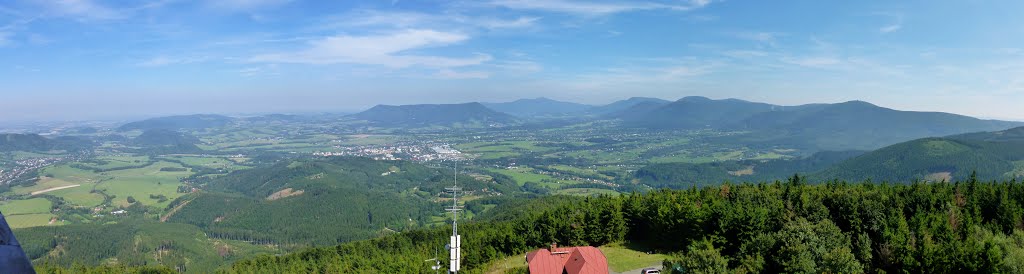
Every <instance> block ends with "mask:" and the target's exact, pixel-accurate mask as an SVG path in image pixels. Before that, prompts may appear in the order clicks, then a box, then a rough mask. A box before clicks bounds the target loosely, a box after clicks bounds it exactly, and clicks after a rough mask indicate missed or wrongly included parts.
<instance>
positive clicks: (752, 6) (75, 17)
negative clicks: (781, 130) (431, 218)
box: [0, 0, 1024, 121]
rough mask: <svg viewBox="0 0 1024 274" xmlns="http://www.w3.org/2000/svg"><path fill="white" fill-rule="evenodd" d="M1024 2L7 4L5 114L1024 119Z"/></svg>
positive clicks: (2, 74) (1, 34)
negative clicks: (741, 105) (575, 113)
mask: <svg viewBox="0 0 1024 274" xmlns="http://www.w3.org/2000/svg"><path fill="white" fill-rule="evenodd" d="M1021 11H1024V1H820V0H814V1H803V0H801V1H741V0H725V1H714V0H671V1H658V0H650V1H598V0H587V1H583V0H477V1H405V0H394V1H364V2H360V1H298V0H294V1H289V0H219V1H183V0H182V1H175V0H165V1H152V2H143V1H104V0H38V1H30V0H11V1H3V2H0V60H3V62H0V121H22V120H62V119H94V118H119V117H128V116H153V115H167V114H187V113H257V112H262V113H268V112H303V111H354V110H360V109H363V108H366V107H369V106H372V105H375V104H411V103H451V102H468V101H509V100H514V99H519V98H532V97H539V96H544V97H549V98H553V99H559V100H567V101H575V102H582V103H591V104H602V103H608V102H611V101H614V100H619V99H625V98H628V97H632V96H651V97H660V98H665V99H671V100H674V99H678V98H680V97H684V96H690V95H702V96H708V97H712V98H729V97H733V98H740V99H746V100H752V101H762V102H769V103H776V104H783V105H794V104H804V103H816V102H841V101H847V100H865V101H869V102H873V103H876V104H879V105H882V106H886V107H892V108H897V109H906V110H927V111H945V112H954V113H960V114H967V115H972V116H978V117H985V118H1001V119H1016V120H1024V109H1022V108H1021V106H1020V105H1022V103H1024V16H1019V13H1020V12H1021Z"/></svg>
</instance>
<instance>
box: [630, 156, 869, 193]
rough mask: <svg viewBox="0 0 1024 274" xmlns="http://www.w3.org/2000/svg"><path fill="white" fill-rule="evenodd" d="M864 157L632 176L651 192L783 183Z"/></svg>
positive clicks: (666, 166) (684, 166)
mask: <svg viewBox="0 0 1024 274" xmlns="http://www.w3.org/2000/svg"><path fill="white" fill-rule="evenodd" d="M863 153H864V152H863V151H823V152H818V153H815V154H813V155H810V156H808V157H804V158H799V159H777V160H766V161H762V160H743V161H724V162H712V163H659V164H650V165H647V166H644V167H642V168H640V169H638V170H637V171H636V172H634V173H633V178H636V179H637V180H639V182H640V183H643V184H646V185H648V186H651V187H654V188H663V187H667V188H677V189H678V188H688V187H691V186H704V185H717V184H720V183H724V182H758V181H774V180H781V179H785V178H787V177H789V176H792V175H793V174H795V173H800V174H811V173H815V172H818V171H821V170H824V169H826V168H828V167H830V166H832V165H835V164H837V163H840V162H842V161H844V160H847V159H850V158H853V157H856V156H858V155H861V154H863ZM744 171H746V172H744Z"/></svg>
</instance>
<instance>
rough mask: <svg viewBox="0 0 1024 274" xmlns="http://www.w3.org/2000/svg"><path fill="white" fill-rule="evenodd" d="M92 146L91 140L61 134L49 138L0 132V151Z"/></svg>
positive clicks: (83, 148) (74, 148)
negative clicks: (60, 135)
mask: <svg viewBox="0 0 1024 274" xmlns="http://www.w3.org/2000/svg"><path fill="white" fill-rule="evenodd" d="M92 146H93V142H92V141H90V140H87V139H83V138H78V137H69V136H62V137H56V138H52V139H51V138H47V137H43V136H40V135H39V134H16V133H3V134H0V152H8V151H35V152H44V151H51V150H65V151H80V150H85V149H89V148H91V147H92Z"/></svg>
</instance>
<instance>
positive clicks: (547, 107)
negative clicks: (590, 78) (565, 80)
mask: <svg viewBox="0 0 1024 274" xmlns="http://www.w3.org/2000/svg"><path fill="white" fill-rule="evenodd" d="M482 104H483V105H484V106H486V107H488V108H490V109H493V110H496V111H499V112H504V113H508V114H512V115H515V116H519V117H545V116H564V115H577V114H580V113H583V112H585V111H587V110H589V109H591V108H594V106H591V105H584V104H578V103H570V102H563V101H555V100H551V99H548V98H543V97H541V98H535V99H519V100H516V101H512V102H506V103H482Z"/></svg>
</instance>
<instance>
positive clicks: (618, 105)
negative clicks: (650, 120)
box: [587, 97, 672, 117]
mask: <svg viewBox="0 0 1024 274" xmlns="http://www.w3.org/2000/svg"><path fill="white" fill-rule="evenodd" d="M671 102H672V101H668V100H663V99H658V98H649V97H631V98H629V99H626V100H619V101H615V102H612V103H611V104H607V105H603V106H596V107H593V108H590V109H588V110H587V111H588V112H590V113H593V114H596V115H600V116H608V117H617V116H621V115H624V114H623V113H622V112H623V111H626V110H630V109H634V108H637V109H653V108H656V107H660V106H662V105H665V104H668V103H671Z"/></svg>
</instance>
